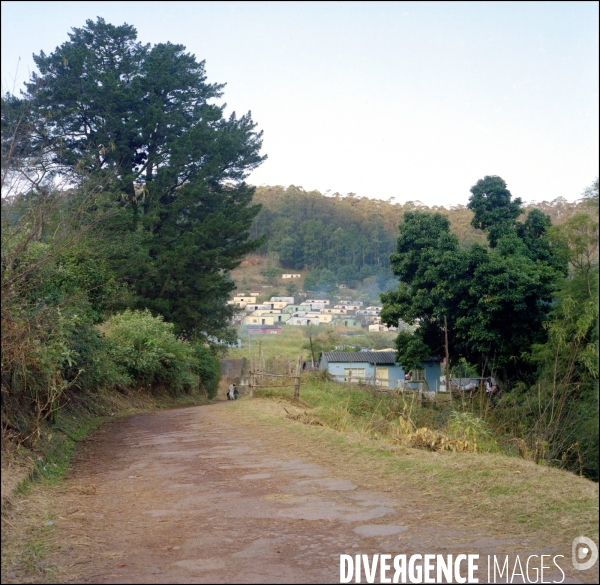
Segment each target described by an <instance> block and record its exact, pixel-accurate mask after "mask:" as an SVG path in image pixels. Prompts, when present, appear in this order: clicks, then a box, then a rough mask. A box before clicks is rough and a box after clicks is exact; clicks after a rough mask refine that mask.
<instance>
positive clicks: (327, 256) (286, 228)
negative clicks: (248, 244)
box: [252, 185, 580, 287]
mask: <svg viewBox="0 0 600 585" xmlns="http://www.w3.org/2000/svg"><path fill="white" fill-rule="evenodd" d="M253 201H254V202H255V203H261V204H262V210H261V211H260V213H259V214H258V216H257V217H256V218H255V220H254V223H253V227H252V238H253V239H254V238H257V237H260V236H261V235H262V234H266V235H267V239H266V242H265V244H264V245H263V246H262V248H261V249H260V252H261V253H262V254H267V253H268V252H275V253H277V254H278V256H279V262H280V264H281V266H282V267H283V268H288V269H298V270H300V269H308V270H315V269H317V270H316V272H315V276H316V278H317V279H318V280H323V281H326V280H333V279H334V278H335V280H336V281H337V283H338V284H346V285H348V286H351V287H352V286H354V285H356V284H357V283H358V282H359V281H362V280H363V279H365V278H368V277H372V276H377V277H379V278H380V279H384V278H386V277H388V276H389V275H390V270H389V256H390V254H392V253H393V252H394V251H395V246H396V239H397V237H398V225H399V224H400V221H401V220H402V217H403V215H404V213H405V212H406V211H410V210H416V209H418V210H421V211H428V210H430V211H438V212H441V213H443V214H445V215H447V216H448V217H449V219H450V222H451V228H452V231H453V232H454V233H455V234H456V235H457V236H458V238H459V241H460V242H461V244H462V245H463V246H465V247H469V246H470V245H471V244H473V243H475V242H478V243H481V244H484V245H486V239H485V235H484V234H483V232H482V231H480V230H476V229H474V228H473V227H472V226H471V219H472V217H473V213H472V212H471V211H470V210H469V209H467V208H466V207H465V206H463V205H457V206H451V207H448V208H445V207H437V206H436V207H427V206H426V205H423V204H422V203H420V202H419V201H406V202H404V203H400V202H396V201H395V200H394V199H393V198H391V199H388V200H381V199H369V198H367V197H357V196H356V195H355V194H354V193H349V194H347V195H340V194H339V193H334V194H333V195H329V194H322V193H320V192H319V191H305V190H304V189H303V188H302V187H296V186H294V185H290V186H289V187H287V188H285V187H282V186H261V187H257V188H256V192H255V195H254V199H253ZM579 206H580V204H578V203H569V202H568V201H566V200H565V199H563V198H558V199H555V200H554V201H551V202H546V201H544V202H542V203H537V204H529V205H525V206H524V209H525V213H524V214H523V216H522V217H523V218H524V217H525V216H526V214H527V212H528V211H529V210H530V209H532V208H537V209H539V210H540V211H543V212H544V213H545V214H547V215H549V216H550V218H551V219H552V223H553V224H558V223H562V222H563V221H564V220H565V219H567V218H568V217H571V216H572V215H574V214H575V213H576V212H577V211H578V207H579Z"/></svg>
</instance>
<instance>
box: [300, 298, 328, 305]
mask: <svg viewBox="0 0 600 585" xmlns="http://www.w3.org/2000/svg"><path fill="white" fill-rule="evenodd" d="M304 302H305V303H307V304H311V303H321V304H323V305H325V306H326V307H327V306H329V301H328V300H327V299H306V300H305V301H304Z"/></svg>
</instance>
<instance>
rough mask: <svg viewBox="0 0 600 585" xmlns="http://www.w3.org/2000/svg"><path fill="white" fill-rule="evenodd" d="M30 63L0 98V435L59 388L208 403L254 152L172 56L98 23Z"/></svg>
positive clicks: (250, 130)
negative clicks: (197, 398) (13, 89)
mask: <svg viewBox="0 0 600 585" xmlns="http://www.w3.org/2000/svg"><path fill="white" fill-rule="evenodd" d="M34 59H35V62H36V65H37V67H38V69H39V71H38V72H37V73H33V74H32V76H31V79H30V81H29V82H28V83H27V84H26V90H27V91H26V92H24V93H23V94H22V95H21V97H17V96H14V95H9V94H7V95H5V96H3V97H2V190H3V198H2V228H3V229H2V345H3V353H2V391H3V398H4V400H3V410H2V429H3V437H4V438H7V437H14V438H16V439H17V440H24V439H29V440H31V441H35V439H36V433H37V432H38V431H37V430H36V429H39V423H40V421H41V420H42V419H44V418H47V417H49V416H50V417H54V416H55V415H56V412H57V410H58V409H59V408H61V407H62V406H63V405H64V404H65V402H66V401H67V400H68V397H69V393H73V392H78V391H82V390H85V391H98V390H101V389H111V388H119V389H121V390H126V389H127V388H138V387H143V388H145V389H150V390H152V391H159V390H160V391H161V392H167V393H168V392H174V393H179V392H181V391H185V392H195V391H198V390H202V389H204V390H205V391H206V392H207V393H208V395H209V396H212V395H214V394H215V393H216V389H217V385H218V380H219V375H220V368H219V364H218V360H217V359H216V357H215V354H214V350H213V349H211V348H209V347H207V346H205V343H206V342H207V341H208V340H209V339H210V340H211V342H212V343H213V346H214V345H215V340H217V343H216V345H218V341H219V340H221V341H222V340H230V339H232V338H233V336H234V334H235V333H234V331H233V329H232V328H231V326H230V324H229V317H230V316H231V315H232V312H233V308H232V307H231V306H230V305H227V300H228V298H229V294H230V293H231V291H232V290H233V289H234V288H235V285H234V283H233V281H232V280H231V278H230V277H229V271H230V270H232V269H233V268H235V267H236V266H238V265H239V263H240V261H241V259H242V258H243V257H244V256H245V254H247V253H248V252H249V251H252V250H254V249H256V248H257V247H258V246H259V245H261V243H262V240H261V238H260V237H258V238H255V239H251V238H250V227H251V224H252V221H253V219H254V218H255V216H256V214H257V213H258V211H259V209H260V206H259V205H253V204H252V197H253V192H254V189H253V188H252V187H249V186H248V185H246V184H245V182H244V179H245V178H246V176H247V175H248V173H249V172H250V171H251V170H252V169H254V168H255V167H256V166H257V165H259V164H260V163H261V162H262V161H263V160H264V158H265V157H264V156H262V155H261V154H260V152H259V151H260V148H261V144H262V138H261V133H260V132H257V131H256V129H255V124H254V122H253V121H252V119H251V117H250V114H247V115H244V116H242V117H240V118H238V117H236V115H235V114H232V115H230V116H229V117H225V116H224V108H225V106H224V105H219V104H218V103H217V101H218V99H219V98H220V97H221V96H222V89H223V87H224V86H222V85H218V84H210V83H208V82H207V81H206V74H205V67H204V62H202V61H197V60H196V58H195V56H194V55H190V54H189V53H186V51H185V47H183V46H182V45H177V44H171V43H159V44H157V45H144V44H142V43H140V42H139V41H138V40H137V33H136V30H135V29H134V28H133V27H132V26H130V25H127V24H124V25H122V26H113V25H111V24H108V23H106V22H105V21H104V20H103V19H102V18H98V19H97V20H96V21H91V20H88V21H87V22H86V25H85V26H84V27H82V28H75V29H73V30H72V32H71V33H70V34H69V40H68V41H67V42H65V43H63V44H62V45H61V46H59V47H57V48H56V50H55V51H53V52H52V53H51V54H49V55H46V54H44V53H40V54H39V55H36V56H34ZM102 331H103V332H105V333H106V335H103V334H102V333H101V332H102Z"/></svg>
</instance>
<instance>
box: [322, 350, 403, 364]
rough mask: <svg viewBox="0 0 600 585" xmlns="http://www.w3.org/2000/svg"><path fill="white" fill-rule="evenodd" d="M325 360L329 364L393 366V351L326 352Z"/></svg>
mask: <svg viewBox="0 0 600 585" xmlns="http://www.w3.org/2000/svg"><path fill="white" fill-rule="evenodd" d="M322 357H323V359H326V360H327V361H328V362H367V363H369V364H393V363H395V361H396V354H395V353H394V352H393V351H324V352H323V354H322Z"/></svg>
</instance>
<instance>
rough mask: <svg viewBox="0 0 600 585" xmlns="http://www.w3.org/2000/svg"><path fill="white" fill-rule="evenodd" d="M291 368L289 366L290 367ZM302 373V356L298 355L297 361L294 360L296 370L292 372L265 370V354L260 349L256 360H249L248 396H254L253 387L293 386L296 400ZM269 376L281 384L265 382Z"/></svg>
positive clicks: (298, 394) (298, 396)
mask: <svg viewBox="0 0 600 585" xmlns="http://www.w3.org/2000/svg"><path fill="white" fill-rule="evenodd" d="M290 370H291V368H290ZM301 374H302V356H301V355H299V356H298V361H297V362H296V371H295V373H293V374H292V372H291V371H290V372H289V373H287V374H272V373H270V372H267V371H266V366H265V356H264V354H263V353H262V350H260V355H259V358H258V360H256V361H255V360H254V359H252V360H251V361H250V372H249V375H250V381H249V384H248V387H249V388H250V396H254V389H255V388H265V387H267V388H291V387H293V388H294V400H298V399H299V398H300V376H301ZM270 378H278V379H280V380H281V381H282V382H283V383H282V384H276V385H273V384H265V380H268V379H270ZM286 380H289V382H290V383H289V384H286V383H285V382H286Z"/></svg>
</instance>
